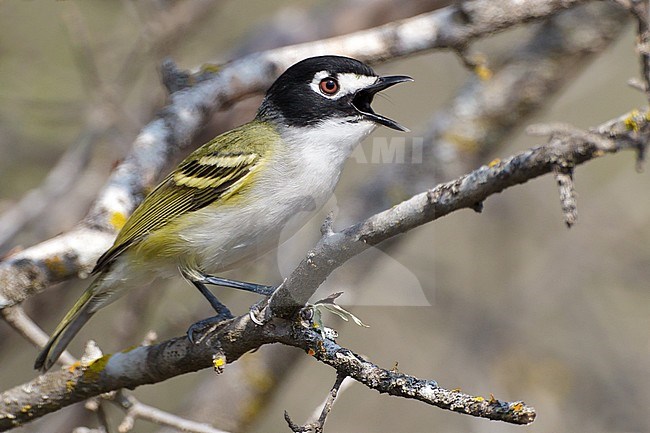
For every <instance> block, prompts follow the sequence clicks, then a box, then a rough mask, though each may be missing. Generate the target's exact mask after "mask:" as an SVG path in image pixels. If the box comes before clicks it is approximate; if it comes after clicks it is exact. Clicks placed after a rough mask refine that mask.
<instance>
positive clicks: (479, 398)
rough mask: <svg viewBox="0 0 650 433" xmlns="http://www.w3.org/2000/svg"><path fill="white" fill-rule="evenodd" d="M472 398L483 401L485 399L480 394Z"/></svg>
mask: <svg viewBox="0 0 650 433" xmlns="http://www.w3.org/2000/svg"><path fill="white" fill-rule="evenodd" d="M474 400H476V401H485V399H484V398H483V397H481V396H480V395H479V396H478V397H474Z"/></svg>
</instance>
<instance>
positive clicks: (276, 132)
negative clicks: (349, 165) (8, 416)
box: [35, 56, 411, 370]
mask: <svg viewBox="0 0 650 433" xmlns="http://www.w3.org/2000/svg"><path fill="white" fill-rule="evenodd" d="M404 81H411V78H410V77H406V76H389V77H380V76H378V75H377V74H376V73H375V72H374V71H373V70H372V69H371V68H370V67H369V66H367V65H365V64H363V63H361V62H359V61H358V60H354V59H350V58H347V57H339V56H322V57H312V58H309V59H306V60H303V61H301V62H299V63H296V64H295V65H293V66H291V67H290V68H289V69H287V70H286V71H285V72H284V73H283V74H282V75H281V76H280V77H279V78H278V79H277V80H276V81H275V82H274V83H273V85H272V86H271V88H270V89H269V90H268V92H267V93H266V96H265V98H264V100H263V102H262V104H261V106H260V108H259V110H258V112H257V115H256V116H255V119H254V120H253V121H251V122H250V123H247V124H245V125H242V126H240V127H238V128H235V129H233V130H231V131H228V132H226V133H224V134H222V135H219V136H218V137H216V138H214V139H213V140H212V141H210V142H208V143H206V144H205V145H203V146H201V147H200V148H198V149H197V150H196V151H194V152H193V153H192V154H190V155H189V156H188V157H187V158H185V159H184V160H183V161H182V162H181V163H180V164H179V165H178V166H177V167H176V169H175V170H174V171H172V172H171V173H170V174H169V175H168V176H167V177H165V179H164V180H163V181H162V182H161V183H160V184H159V185H158V186H157V187H156V188H155V189H154V190H152V191H151V193H149V195H147V197H146V198H145V199H144V201H143V202H142V203H141V204H140V206H139V207H138V208H137V209H136V210H135V211H134V212H133V214H132V215H131V217H130V218H129V219H128V220H127V221H126V223H125V225H124V226H123V227H122V229H121V231H120V232H119V234H118V235H117V238H116V239H115V243H114V244H113V246H112V247H111V248H110V249H109V250H108V251H106V252H105V253H104V254H103V255H102V256H101V257H100V258H99V260H98V261H97V265H96V266H95V269H94V270H93V274H96V275H97V277H96V278H95V280H94V282H93V283H92V284H91V285H90V287H88V289H87V290H86V291H85V292H84V294H83V295H82V296H81V298H80V299H79V300H78V301H77V303H76V304H75V305H74V306H73V307H72V309H71V310H70V312H68V314H67V315H66V316H65V317H64V318H63V320H62V321H61V323H60V324H59V326H58V327H57V328H56V330H55V331H54V333H53V334H52V337H51V338H50V341H49V342H48V343H47V345H46V346H45V348H44V349H43V351H42V352H41V353H40V355H39V356H38V358H37V359H36V362H35V368H37V369H42V370H47V369H49V368H50V367H51V366H52V365H53V364H54V363H55V362H56V360H57V359H58V357H59V356H60V355H61V353H62V352H63V350H64V349H65V347H66V346H67V345H68V343H69V342H70V340H71V339H72V338H73V337H74V336H75V334H76V333H77V332H78V331H79V329H81V327H82V326H83V325H84V324H85V323H86V322H87V321H88V319H90V317H92V315H93V314H95V312H96V311H97V310H99V309H100V308H102V307H104V306H106V305H108V304H109V303H111V302H113V301H114V300H115V299H116V298H118V297H119V296H120V295H121V294H123V293H125V292H126V290H128V289H131V288H134V287H138V286H142V285H144V284H147V283H149V282H151V280H152V279H154V278H156V277H166V276H170V275H179V274H180V275H183V276H184V277H185V278H186V279H188V280H189V281H191V282H192V283H193V284H194V285H195V286H196V287H197V288H198V289H199V290H200V291H201V293H202V294H203V295H204V296H205V297H206V298H207V299H208V300H209V301H210V303H211V304H212V306H213V307H214V308H215V310H217V313H222V312H223V311H227V309H226V308H225V306H223V304H221V303H220V302H219V301H218V300H217V298H216V297H215V296H214V295H213V294H212V293H211V292H209V291H208V290H207V288H206V287H205V284H219V285H225V286H230V287H236V288H242V289H246V290H252V291H255V292H257V293H261V294H265V295H268V294H270V293H271V292H272V291H273V288H272V287H269V286H259V285H255V284H250V283H243V282H237V281H232V280H226V279H223V278H218V277H214V276H213V275H211V274H215V273H218V272H222V271H224V270H227V269H231V268H234V267H236V266H237V265H239V264H241V263H242V262H244V261H246V260H249V259H251V258H253V257H256V256H258V255H260V254H262V253H264V252H266V251H268V250H270V249H271V248H273V247H274V246H276V245H277V242H278V239H279V235H280V232H281V231H282V230H283V229H284V228H285V225H286V224H287V223H288V222H289V220H290V219H295V217H296V215H300V217H299V218H300V219H301V221H300V224H295V221H292V226H293V228H294V231H295V230H297V229H298V228H299V226H300V225H302V224H304V223H305V222H306V221H307V219H308V216H307V215H310V214H313V212H315V211H316V210H318V209H320V207H321V206H322V205H323V204H324V203H325V202H326V201H327V200H328V199H329V197H330V196H331V195H332V192H333V191H334V187H335V186H336V183H337V182H338V180H339V177H340V174H341V170H342V168H343V163H344V162H345V160H346V158H347V157H348V156H349V155H350V153H351V152H352V150H353V149H354V148H355V147H356V146H357V145H358V144H359V142H361V140H363V139H364V138H365V137H366V136H368V134H370V133H371V132H372V131H373V130H374V129H375V127H376V126H377V125H378V124H380V125H384V126H387V127H389V128H393V129H397V130H402V131H406V128H404V127H403V126H401V125H399V124H398V123H397V122H395V121H393V120H391V119H388V118H386V117H384V116H381V115H379V114H377V113H375V112H374V111H373V110H372V108H371V106H370V104H371V102H372V100H373V97H374V95H375V94H376V93H377V92H379V91H381V90H384V89H386V88H388V87H390V86H392V85H394V84H397V83H401V82H404ZM305 211H310V212H305ZM217 317H219V316H217ZM190 329H192V328H190ZM188 336H189V337H190V338H191V336H192V335H191V333H190V332H189V331H188Z"/></svg>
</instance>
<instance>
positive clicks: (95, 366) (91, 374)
mask: <svg viewBox="0 0 650 433" xmlns="http://www.w3.org/2000/svg"><path fill="white" fill-rule="evenodd" d="M111 356H112V355H104V356H102V357H101V358H99V359H96V360H94V361H93V362H92V363H91V364H90V365H89V366H88V367H86V369H85V370H84V379H85V380H88V381H95V380H97V379H99V375H100V374H101V373H102V371H104V368H106V364H108V360H109V359H111Z"/></svg>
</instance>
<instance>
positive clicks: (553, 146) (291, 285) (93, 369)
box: [0, 111, 650, 429]
mask: <svg viewBox="0 0 650 433" xmlns="http://www.w3.org/2000/svg"><path fill="white" fill-rule="evenodd" d="M649 115H650V113H649V112H648V111H644V112H639V111H634V112H631V113H628V114H626V115H624V116H621V117H620V118H617V119H614V120H612V121H609V122H607V123H604V124H603V125H601V126H599V127H598V128H595V129H594V130H593V131H581V130H576V129H573V128H568V127H553V128H551V129H549V130H547V131H545V132H550V133H551V134H552V136H551V140H550V143H549V144H548V145H545V146H540V147H536V148H533V149H531V150H528V151H525V152H522V153H519V154H517V155H514V156H512V157H510V158H508V159H506V160H504V161H494V162H493V164H490V165H489V166H483V167H480V168H479V169H477V170H475V171H473V172H471V173H469V174H467V175H465V176H462V177H460V178H458V179H456V180H454V181H451V182H447V183H443V184H440V185H438V186H437V187H435V188H433V189H431V190H429V191H427V192H424V193H421V194H418V195H416V196H414V197H412V198H411V199H410V200H407V201H405V202H402V203H401V204H399V205H397V206H394V207H393V208H391V209H389V210H386V211H384V212H381V213H378V214H376V215H373V216H372V217H370V218H368V219H367V220H365V221H363V222H361V223H359V224H356V225H354V226H352V227H349V228H347V229H345V230H343V231H342V232H338V233H336V232H331V231H328V230H325V233H326V235H325V236H324V237H323V239H322V240H321V241H320V242H319V243H318V245H317V246H316V247H315V248H314V249H313V250H312V251H311V252H309V254H308V256H307V258H306V259H305V260H303V262H301V263H300V264H299V265H298V267H297V268H296V269H295V270H294V272H293V273H292V274H291V276H290V277H289V278H288V279H287V280H286V282H285V284H283V286H282V287H281V288H280V289H278V291H277V292H276V294H275V295H274V296H273V297H272V298H271V300H270V304H269V309H268V310H267V311H271V312H272V313H273V314H270V315H269V317H270V318H269V320H268V321H267V323H266V324H265V325H264V326H258V325H255V324H254V323H253V322H252V321H251V320H250V318H249V316H248V315H246V316H242V317H238V318H235V319H233V320H231V321H227V322H223V323H221V324H219V325H218V326H217V327H216V329H214V330H213V331H211V332H210V333H208V334H206V337H205V338H204V339H203V340H202V342H201V344H197V345H192V344H190V343H189V342H188V340H187V338H186V337H178V338H174V339H171V340H168V341H165V342H162V343H160V344H157V345H154V346H146V347H138V348H136V349H133V350H127V351H125V352H120V353H116V354H114V355H106V356H104V357H102V358H101V359H99V360H97V361H95V362H94V363H92V364H91V365H90V366H88V367H81V366H78V365H77V366H75V367H73V368H69V369H64V370H60V371H52V372H49V373H47V374H45V375H42V376H39V377H37V378H36V379H34V380H32V381H31V382H29V383H26V384H23V385H20V386H17V387H15V388H13V389H10V390H8V391H6V392H4V393H3V394H2V396H1V398H0V402H2V403H1V404H0V429H8V428H11V427H13V426H15V425H19V424H22V423H25V422H27V421H29V420H31V419H34V418H36V417H39V416H42V415H44V414H46V413H49V412H52V411H56V410H58V409H60V408H61V407H63V406H67V405H69V404H72V403H74V402H77V401H82V400H84V399H86V398H88V397H92V396H96V395H99V394H101V393H105V392H109V391H112V390H117V389H120V388H135V387H137V386H140V385H143V384H148V383H156V382H160V381H163V380H166V379H168V378H170V377H174V376H177V375H181V374H183V373H187V372H191V371H196V370H199V369H203V368H207V367H209V366H211V365H212V366H215V367H218V365H216V363H215V360H217V361H219V362H221V361H222V360H223V357H224V356H225V359H226V361H227V362H229V363H230V362H233V361H235V360H237V359H238V358H239V357H240V356H242V355H243V354H244V353H246V352H247V351H249V350H253V349H256V348H258V347H260V346H261V345H264V344H268V343H274V342H282V343H284V344H289V345H292V346H296V347H301V348H303V349H304V350H307V351H308V352H309V353H312V354H313V355H315V356H316V358H317V359H319V360H321V361H322V362H325V363H327V364H328V365H331V366H333V367H334V368H337V371H338V372H339V373H345V374H346V375H349V376H351V377H353V378H354V379H356V380H358V381H360V382H362V383H364V384H366V385H367V386H369V387H371V388H373V389H377V390H379V391H380V392H390V393H392V394H393V395H401V396H404V397H408V398H417V399H420V400H422V401H426V402H428V403H430V404H433V405H436V406H439V407H442V408H445V409H451V410H457V411H460V412H463V413H470V414H472V415H476V416H483V417H488V418H490V419H502V420H507V421H509V422H530V420H532V418H531V416H532V412H530V409H529V408H527V407H526V406H523V405H521V406H520V405H519V404H518V403H512V404H506V405H505V406H504V404H502V403H495V402H485V401H480V400H479V399H476V397H472V396H464V395H456V394H457V393H451V392H450V391H446V392H443V391H444V390H442V391H441V390H440V389H439V388H437V386H434V382H431V381H422V380H420V379H415V378H411V377H410V376H402V379H400V380H398V381H397V382H393V380H394V379H395V380H397V379H396V377H393V376H390V377H384V376H382V375H379V376H375V375H368V373H369V371H368V370H367V369H368V368H369V369H370V370H371V371H373V370H372V369H373V368H375V367H374V366H371V365H368V364H366V362H367V361H364V360H362V359H361V358H360V357H358V356H357V355H353V354H352V355H350V354H351V352H349V351H348V350H347V349H343V348H340V347H338V346H335V345H334V343H332V342H330V341H327V340H323V339H322V338H320V334H317V333H316V332H314V331H313V330H312V329H307V328H303V327H300V326H299V325H297V324H295V323H293V322H291V321H287V320H284V319H282V318H280V317H275V316H282V317H291V316H292V315H293V314H294V313H296V312H297V311H298V310H299V309H300V308H302V306H303V304H304V303H306V302H307V300H308V299H309V297H310V296H311V294H313V292H314V291H315V290H316V289H317V288H318V286H319V285H320V284H321V283H322V281H324V280H325V278H327V276H328V275H329V274H330V273H331V272H332V271H333V270H334V269H336V268H337V267H338V266H340V265H341V264H342V263H344V262H345V261H346V260H347V259H349V258H350V257H352V256H353V255H355V254H358V253H360V252H361V251H363V250H365V249H366V248H368V246H370V245H376V244H377V243H379V242H381V241H382V240H385V239H388V238H390V237H392V236H396V235H398V234H400V233H403V232H405V231H408V230H410V229H412V228H414V227H417V226H419V225H422V224H424V223H426V222H430V221H433V220H435V219H437V218H440V217H442V216H445V215H447V214H449V213H451V212H454V211H456V210H459V209H463V208H475V207H476V205H477V204H478V203H482V202H483V201H484V200H485V199H487V198H488V197H489V196H490V195H493V194H496V193H499V192H501V191H503V190H504V189H506V188H508V187H511V186H514V185H518V184H522V183H525V182H527V181H528V180H530V179H533V178H535V177H538V176H541V175H543V174H547V173H550V172H552V171H553V169H554V167H555V166H556V164H557V163H558V161H570V162H571V163H572V164H573V165H574V166H577V165H579V164H582V163H584V162H586V161H589V160H591V159H594V158H597V157H600V156H602V155H604V154H607V153H615V152H617V151H618V150H620V149H626V148H633V149H643V148H644V147H645V145H646V143H647V141H648V136H649V134H650V121H649ZM310 349H311V350H310ZM375 379H376V380H375ZM409 384H411V385H413V386H411V387H410V385H409ZM413 387H415V388H413ZM414 390H416V391H417V392H415V391H414ZM418 390H419V391H418ZM452 394H453V395H452ZM458 399H459V400H458ZM517 414H519V415H517Z"/></svg>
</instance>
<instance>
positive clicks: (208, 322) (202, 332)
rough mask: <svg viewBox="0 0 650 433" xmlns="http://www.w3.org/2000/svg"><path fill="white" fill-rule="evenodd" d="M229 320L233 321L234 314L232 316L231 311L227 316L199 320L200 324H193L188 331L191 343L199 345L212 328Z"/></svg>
mask: <svg viewBox="0 0 650 433" xmlns="http://www.w3.org/2000/svg"><path fill="white" fill-rule="evenodd" d="M228 319H232V314H230V311H228V313H227V314H224V313H222V314H217V315H216V316H212V317H208V318H207V319H203V320H199V321H198V322H196V323H193V324H192V325H191V326H190V327H189V328H188V329H187V339H188V340H190V343H192V344H199V343H200V342H201V341H203V339H204V338H205V336H206V335H207V334H208V333H209V331H210V330H211V328H213V327H214V326H215V325H218V324H219V323H221V322H223V321H224V320H228ZM197 337H198V338H197Z"/></svg>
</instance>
